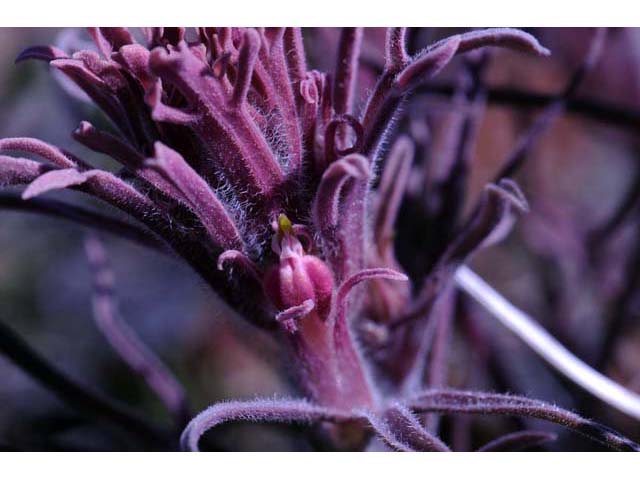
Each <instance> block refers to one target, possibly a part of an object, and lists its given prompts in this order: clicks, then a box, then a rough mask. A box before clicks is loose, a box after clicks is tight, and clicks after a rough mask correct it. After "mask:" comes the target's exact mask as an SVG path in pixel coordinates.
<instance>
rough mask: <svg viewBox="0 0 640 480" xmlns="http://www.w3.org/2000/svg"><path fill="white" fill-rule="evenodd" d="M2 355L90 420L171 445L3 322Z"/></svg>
mask: <svg viewBox="0 0 640 480" xmlns="http://www.w3.org/2000/svg"><path fill="white" fill-rule="evenodd" d="M0 352H1V353H2V354H4V355H5V356H6V357H7V358H9V359H10V360H11V361H12V362H13V363H15V364H16V366H18V367H19V368H20V369H22V370H24V371H25V372H26V373H28V374H29V375H31V376H32V377H33V378H34V379H35V380H37V381H38V382H40V383H41V384H42V385H43V386H45V387H46V388H47V389H48V390H49V391H51V392H52V393H54V394H55V395H56V396H58V397H59V398H60V399H61V400H63V401H65V402H66V403H68V404H69V405H70V406H72V407H74V408H75V409H77V410H79V411H82V412H84V413H85V414H87V415H88V416H89V417H90V418H100V419H103V420H106V421H108V422H110V423H112V424H114V425H116V426H118V427H119V428H122V429H124V430H127V431H129V432H130V433H132V434H135V435H137V436H138V437H140V438H141V439H142V440H144V441H145V442H146V443H147V444H148V445H155V446H156V447H158V446H159V445H160V446H161V447H162V448H167V447H168V446H169V444H168V441H167V440H166V438H167V437H166V435H167V433H165V432H163V431H162V430H160V429H158V428H157V427H156V426H154V425H151V424H149V423H147V421H145V420H143V419H141V418H140V417H138V416H137V415H136V414H134V413H132V412H130V411H129V409H127V408H126V407H124V406H122V405H120V404H119V403H116V402H114V401H113V400H109V399H106V398H104V397H103V396H101V395H99V394H97V393H94V392H92V391H91V390H89V389H88V388H87V387H84V386H81V385H80V384H78V383H76V382H74V381H73V380H71V379H70V378H68V377H67V376H66V375H65V374H64V373H62V372H61V371H60V370H58V369H57V368H56V367H54V366H53V365H51V364H50V363H49V362H48V361H47V360H46V359H44V358H43V357H42V356H40V354H38V353H37V352H36V351H34V350H33V349H32V348H31V347H30V346H29V345H27V343H26V342H25V341H24V340H23V339H22V338H20V336H18V334H17V333H16V332H14V331H13V330H12V329H11V328H9V326H8V325H6V324H5V323H4V322H2V321H0Z"/></svg>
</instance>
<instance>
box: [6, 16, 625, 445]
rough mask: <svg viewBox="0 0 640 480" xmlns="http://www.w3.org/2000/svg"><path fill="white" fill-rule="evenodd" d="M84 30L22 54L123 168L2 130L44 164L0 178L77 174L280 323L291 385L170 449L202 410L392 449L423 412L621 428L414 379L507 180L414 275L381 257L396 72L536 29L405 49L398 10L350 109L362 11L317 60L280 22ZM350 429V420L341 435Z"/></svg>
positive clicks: (408, 77) (389, 228) (388, 208)
mask: <svg viewBox="0 0 640 480" xmlns="http://www.w3.org/2000/svg"><path fill="white" fill-rule="evenodd" d="M89 32H90V34H91V36H92V38H93V40H94V42H95V45H96V47H97V50H98V52H99V53H97V52H95V51H79V52H75V53H73V54H71V55H70V54H68V53H66V52H63V51H61V50H60V49H57V48H55V47H33V48H30V49H27V50H26V51H24V52H23V53H22V54H21V55H20V56H19V57H18V60H19V61H23V60H26V59H40V60H45V61H47V62H49V64H50V65H51V66H52V67H54V68H56V69H58V70H60V71H61V72H63V73H64V74H65V75H66V76H67V77H68V78H69V79H71V80H72V81H73V82H74V83H75V84H77V86H78V87H80V88H81V89H82V90H83V91H84V92H85V93H86V94H87V95H88V96H89V97H90V98H91V100H92V101H93V102H94V103H95V104H96V105H97V106H98V107H99V108H100V109H101V110H102V111H103V112H104V114H105V115H106V116H107V117H108V118H109V119H110V120H111V123H112V124H113V126H114V127H115V129H117V133H109V132H106V131H101V130H99V129H97V128H96V127H94V126H93V125H91V124H90V123H88V122H82V123H81V124H80V126H79V127H78V129H77V130H76V131H75V132H74V133H73V136H74V138H75V139H76V140H77V141H78V142H79V143H81V144H83V145H84V146H86V147H88V148H90V149H91V150H93V151H96V152H99V153H103V154H106V155H109V156H110V157H112V158H113V159H115V160H116V161H118V162H119V163H120V164H121V165H122V167H123V169H122V170H121V171H120V172H117V173H112V172H108V171H105V170H100V169H96V168H93V167H92V166H91V165H89V164H88V163H87V162H85V161H83V160H82V159H80V158H77V157H76V156H73V155H71V154H70V153H68V152H66V151H63V150H61V149H59V148H57V147H54V146H51V145H49V144H47V143H45V142H42V141H40V140H36V139H31V138H11V139H4V140H1V141H0V151H2V152H7V151H14V152H15V151H17V152H22V153H26V154H30V155H34V156H37V157H40V158H41V159H42V160H44V161H45V163H40V162H36V161H34V160H28V159H24V158H17V157H9V156H4V155H3V156H0V183H1V184H3V185H17V184H25V185H27V187H26V189H25V190H24V192H23V195H22V196H23V199H25V200H27V199H31V198H34V197H37V196H40V195H43V194H45V193H47V192H49V191H51V190H57V189H64V188H70V189H74V190H79V191H82V192H85V193H87V194H89V195H92V196H95V197H97V198H99V199H101V200H103V201H105V202H107V203H109V204H111V205H113V206H115V207H116V208H118V209H120V210H122V211H123V212H125V213H127V214H128V215H129V216H130V217H131V218H132V219H133V220H135V221H136V222H137V224H140V225H142V226H143V228H144V231H143V232H139V231H138V233H141V235H142V237H146V238H148V239H149V241H159V242H162V243H163V244H164V245H165V246H166V247H167V249H169V250H172V251H173V252H175V254H177V255H178V256H179V257H181V258H182V259H184V260H185V261H186V262H188V263H189V264H190V265H191V266H192V267H193V268H194V269H195V270H196V271H197V272H198V273H199V274H200V275H201V277H202V278H203V279H204V280H205V281H206V282H207V283H208V284H209V285H210V286H211V288H212V289H213V290H215V291H216V292H217V293H218V294H220V295H221V297H222V298H223V299H225V300H226V301H227V302H228V303H229V304H230V305H231V306H232V307H234V308H235V309H236V310H237V311H239V312H240V313H242V314H243V316H244V318H245V319H246V320H247V321H248V322H251V323H253V324H254V325H256V326H258V327H260V328H265V329H268V330H271V331H272V332H273V334H274V335H275V336H276V337H277V338H279V339H280V341H281V343H282V346H283V350H284V351H285V352H287V354H290V355H291V356H292V358H293V359H294V361H293V363H292V365H293V366H294V369H295V370H296V374H297V378H298V381H299V386H300V389H301V394H302V395H303V396H304V400H282V401H274V400H269V401H260V400H257V401H255V402H244V403H243V402H229V403H223V404H218V405H214V406H213V407H211V408H210V409H209V410H207V411H205V412H203V413H201V414H200V415H199V416H197V417H196V418H195V419H194V420H193V421H192V422H191V423H190V424H189V426H188V427H187V429H186V430H185V432H184V434H183V437H182V438H183V444H182V445H183V447H184V448H188V449H196V448H197V443H198V439H199V437H200V435H201V434H202V433H203V432H204V431H205V430H206V429H207V428H210V427H213V426H215V425H217V424H219V423H222V422H225V421H231V420H242V419H248V420H266V421H303V422H332V423H333V427H331V428H329V429H328V431H329V432H330V434H331V437H332V438H333V440H334V442H335V445H338V446H343V447H349V448H354V447H361V446H362V440H363V439H365V438H366V435H365V434H366V432H368V431H369V430H373V431H374V432H376V433H377V434H378V435H379V436H380V437H381V438H382V440H383V441H384V442H385V443H386V444H387V445H388V446H390V447H391V448H394V449H398V450H425V449H426V450H447V449H448V447H447V446H446V445H444V443H442V441H441V440H439V439H438V438H436V437H435V436H434V435H433V434H432V433H430V432H429V431H428V430H427V429H426V428H424V427H423V426H422V424H421V421H420V418H418V416H417V415H422V414H424V413H430V412H431V413H434V412H435V413H443V412H449V413H451V412H466V413H501V414H509V415H512V414H515V415H530V416H534V417H538V418H543V419H546V420H550V421H555V422H558V423H562V424H564V425H566V426H568V427H569V428H573V429H574V430H576V431H578V432H580V433H583V434H585V435H588V436H591V437H594V438H596V439H598V440H600V441H605V442H607V443H609V444H611V445H613V446H614V447H616V448H634V447H635V446H634V445H633V444H631V443H630V442H628V441H627V440H626V439H624V438H622V437H620V436H618V435H617V434H615V433H611V432H608V431H606V430H603V428H604V427H600V426H598V425H596V424H593V423H592V422H588V421H586V420H583V419H581V418H580V417H578V416H576V415H574V414H571V413H569V412H564V411H561V410H560V409H558V408H556V407H552V406H549V405H546V404H543V403H541V402H536V401H534V400H529V399H525V398H522V397H511V396H501V395H489V394H474V393H469V392H457V391H441V390H426V391H422V392H421V390H422V388H423V385H422V376H423V375H422V374H423V372H424V359H423V357H424V347H425V344H424V342H425V341H427V340H426V339H427V335H426V334H425V331H426V330H425V329H426V328H427V327H428V325H429V322H428V319H429V316H430V315H431V314H432V312H433V311H434V309H435V308H436V307H437V305H438V302H439V301H440V302H442V301H445V302H446V297H447V293H446V292H447V290H448V289H449V287H450V284H451V281H452V278H453V274H454V272H455V270H456V268H457V267H458V266H460V265H461V264H462V263H464V262H465V261H466V260H467V258H468V257H469V255H471V254H472V253H473V252H474V251H476V250H477V249H478V248H481V247H483V246H486V245H488V244H490V243H494V242H496V241H499V240H500V239H501V238H503V237H504V236H505V235H506V234H507V233H508V232H509V230H510V228H511V226H512V224H513V222H514V220H515V218H516V215H517V214H519V213H522V212H525V211H526V209H527V204H526V201H525V199H524V197H523V196H522V194H521V192H520V190H519V189H518V187H517V185H516V184H515V183H514V182H512V181H510V180H507V179H500V180H499V181H497V182H496V183H495V184H490V185H488V186H487V187H486V189H485V191H484V193H483V195H482V198H481V200H480V203H479V204H478V206H477V208H476V210H475V212H474V214H473V215H472V216H471V218H470V219H469V220H468V221H467V223H466V224H465V225H464V227H463V228H462V229H461V231H460V232H459V233H458V234H457V235H456V236H455V238H453V239H452V240H451V241H450V242H449V243H448V244H447V246H446V248H444V249H443V251H442V252H441V254H440V255H439V257H438V260H437V261H436V263H435V266H434V267H433V268H432V269H431V271H430V273H429V275H428V276H427V277H426V278H413V286H414V287H415V288H412V284H411V283H410V282H408V280H409V278H408V276H407V275H406V274H405V272H403V271H402V268H401V267H400V264H399V262H398V261H397V260H396V256H395V251H394V225H395V221H396V217H397V215H398V211H399V207H400V204H401V202H402V200H403V196H404V194H405V192H406V190H407V185H408V181H409V176H410V173H411V165H412V160H413V154H414V146H413V143H412V142H411V140H409V139H408V138H407V137H399V138H397V139H394V129H393V126H394V122H395V120H396V119H397V117H398V112H399V110H400V108H401V106H402V105H403V102H405V100H406V99H407V98H408V97H409V95H410V94H411V93H412V91H413V90H414V89H415V88H417V87H418V86H419V85H420V84H421V83H422V82H424V81H425V80H426V79H428V78H430V77H432V76H434V75H436V74H437V73H438V72H439V71H440V70H442V69H443V68H444V67H445V66H446V65H447V64H448V63H449V62H450V61H451V60H452V58H453V57H454V56H455V55H459V54H464V53H467V52H470V51H472V50H475V49H479V48H483V47H490V46H498V47H507V48H513V49H516V50H521V51H524V52H527V53H531V54H537V55H546V54H548V51H547V50H546V49H545V48H543V47H542V46H541V45H540V44H539V43H538V42H537V41H536V40H535V38H533V37H532V36H530V35H529V34H527V33H524V32H522V31H519V30H515V29H489V30H479V31H473V32H469V33H465V34H461V35H455V36H452V37H448V38H445V39H443V40H440V41H438V42H436V43H434V44H432V45H430V46H428V47H427V48H425V49H424V50H422V51H420V52H418V53H417V54H415V55H410V54H409V53H408V52H407V50H406V46H405V33H406V29H404V28H391V29H389V30H388V33H387V40H386V51H385V63H384V66H383V68H382V73H381V74H380V76H379V79H378V81H377V83H376V85H375V87H374V89H373V91H372V92H371V93H370V95H369V96H368V97H367V98H366V99H365V101H364V104H363V105H364V106H363V108H362V109H361V111H356V110H355V105H356V100H359V99H356V98H355V96H356V91H357V90H356V85H357V78H356V74H357V64H358V58H359V54H360V44H361V37H362V30H361V29H358V28H347V29H343V31H342V33H341V37H340V45H339V57H338V61H337V64H336V69H335V71H333V72H319V71H316V70H310V69H308V67H307V63H306V57H305V51H304V48H303V45H302V36H301V32H300V30H299V29H295V28H264V29H252V28H199V29H197V30H196V31H195V33H196V35H195V36H193V38H191V37H189V35H188V33H193V32H187V31H186V30H185V29H182V28H165V29H162V28H147V29H143V33H144V41H143V42H142V43H139V42H138V41H136V39H135V38H134V36H133V35H132V33H130V32H129V31H128V30H127V29H124V28H92V29H89ZM387 145H391V149H390V150H389V151H388V152H387V148H386V147H387ZM131 228H134V227H133V226H132V227H131ZM435 234H437V233H435ZM365 281H366V282H368V287H367V288H366V289H365V288H361V287H360V286H361V284H362V283H363V282H365ZM443 299H444V300H443ZM376 349H377V351H376V352H375V354H372V350H376ZM354 425H355V427H354ZM346 426H349V428H347V427H346ZM353 428H356V429H359V431H360V432H361V435H359V436H357V435H356V438H357V441H355V442H354V441H352V440H349V438H351V437H350V435H352V430H353ZM350 432H351V433H350ZM603 432H604V433H603ZM547 437H548V436H544V434H542V436H541V434H538V433H533V434H527V435H523V436H522V438H520V437H518V439H520V440H521V441H523V442H524V441H525V440H526V441H529V442H531V441H539V440H541V438H542V439H543V440H544V439H548V438H547ZM509 441H510V442H515V440H514V439H509Z"/></svg>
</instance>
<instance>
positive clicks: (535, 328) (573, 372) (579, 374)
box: [455, 266, 640, 420]
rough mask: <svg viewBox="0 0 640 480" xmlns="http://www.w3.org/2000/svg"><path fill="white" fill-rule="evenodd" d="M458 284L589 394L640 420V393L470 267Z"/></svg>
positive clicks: (460, 275) (460, 273) (461, 273)
mask: <svg viewBox="0 0 640 480" xmlns="http://www.w3.org/2000/svg"><path fill="white" fill-rule="evenodd" d="M455 282H456V284H457V286H458V287H459V288H460V289H461V290H463V291H464V292H466V293H467V294H469V295H470V296H471V297H472V298H473V299H474V300H476V301H477V302H478V303H479V304H480V305H482V306H483V307H484V308H486V309H487V310H488V311H489V312H490V313H491V314H492V315H493V316H494V317H495V318H496V319H497V320H498V321H499V322H500V323H501V324H502V325H504V326H505V327H507V328H508V329H509V330H511V332H513V333H514V334H516V335H517V336H518V337H519V338H520V339H521V340H522V341H524V342H525V343H526V344H527V345H528V346H529V347H531V348H532V349H533V350H534V351H535V352H536V353H538V354H539V355H540V356H541V357H542V358H544V359H545V360H546V361H547V362H549V363H550V364H551V365H552V366H553V367H555V368H556V369H557V370H558V371H560V372H561V373H563V374H564V375H565V376H567V377H568V378H569V379H570V380H572V381H573V382H575V383H576V384H578V385H580V386H581V387H582V388H584V389H585V390H586V391H588V392H589V393H591V394H593V395H594V396H596V397H597V398H599V399H600V400H602V401H604V402H606V403H608V404H609V405H611V406H612V407H615V408H616V409H618V410H620V411H621V412H624V413H626V414H627V415H630V416H631V417H633V418H635V419H636V420H640V395H638V394H637V393H634V392H632V391H630V390H628V389H626V388H625V387H623V386H622V385H620V384H618V383H616V382H614V381H613V380H611V379H610V378H608V377H605V376H604V375H602V374H601V373H600V372H598V371H596V370H594V369H593V368H591V367H590V366H589V365H587V364H586V363H584V362H583V361H582V360H580V359H579V358H577V357H576V356H575V355H574V354H572V353H571V352H570V351H569V350H567V349H566V348H565V347H564V346H563V345H562V344H561V343H560V342H558V340H556V339H555V338H554V337H553V336H552V335H550V334H549V333H548V332H547V331H546V330H545V329H544V328H542V327H541V326H540V325H538V323H537V322H536V321H535V320H534V319H533V318H531V317H530V316H529V315H527V314H526V313H524V312H522V311H521V310H519V309H518V308H517V307H515V306H514V305H512V304H511V303H510V302H509V301H508V300H507V299H506V298H504V297H503V296H502V295H501V294H500V293H498V292H497V291H496V290H494V289H493V288H492V287H491V286H490V285H489V284H487V283H486V282H485V281H484V280H483V279H482V278H480V276H478V275H477V274H476V273H474V272H473V271H472V270H471V269H470V268H468V267H466V266H462V267H460V268H459V269H458V271H457V272H456V275H455Z"/></svg>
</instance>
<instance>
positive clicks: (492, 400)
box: [407, 390, 640, 451]
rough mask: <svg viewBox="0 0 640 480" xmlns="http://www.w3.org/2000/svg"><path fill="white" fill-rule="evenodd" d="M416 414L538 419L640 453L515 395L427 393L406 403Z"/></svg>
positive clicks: (604, 430)
mask: <svg viewBox="0 0 640 480" xmlns="http://www.w3.org/2000/svg"><path fill="white" fill-rule="evenodd" d="M407 406H408V407H409V408H410V409H411V410H413V411H415V412H416V413H428V412H438V413H443V414H455V413H467V414H490V415H509V416H524V417H532V418H539V419H541V420H547V421H549V422H554V423H557V424H559V425H562V426H564V427H566V428H569V429H570V430H573V431H575V432H577V433H579V434H581V435H584V436H586V437H588V438H591V439H592V440H595V441H596V442H599V443H602V444H604V445H607V446H609V447H611V448H613V449H615V450H627V451H640V445H638V444H637V443H635V442H633V441H632V440H629V439H628V438H625V437H624V436H622V435H620V434H619V433H618V432H616V431H614V430H611V429H610V428H608V427H605V426H603V425H600V424H598V423H596V422H593V421H591V420H587V419H584V418H582V417H580V416H579V415H577V414H575V413H573V412H570V411H568V410H564V409H562V408H560V407H556V406H554V405H549V404H548V403H545V402H541V401H540V400H534V399H531V398H527V397H519V396H515V395H504V394H497V393H483V392H468V391H462V390H427V391H425V392H423V393H421V394H419V395H417V396H416V397H414V398H413V399H412V400H410V401H409V402H408V403H407Z"/></svg>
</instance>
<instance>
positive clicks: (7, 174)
mask: <svg viewBox="0 0 640 480" xmlns="http://www.w3.org/2000/svg"><path fill="white" fill-rule="evenodd" d="M49 170H51V167H50V166H48V165H45V164H43V163H40V162H36V161H34V160H28V159H26V158H15V157H7V156H5V155H0V185H2V186H11V185H24V184H25V183H30V182H32V181H33V180H35V179H36V178H37V177H39V176H40V175H43V174H44V173H46V172H48V171H49Z"/></svg>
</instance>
